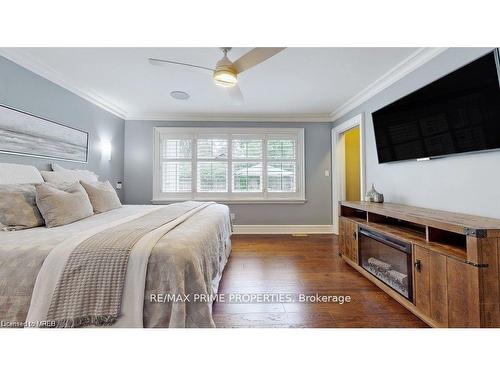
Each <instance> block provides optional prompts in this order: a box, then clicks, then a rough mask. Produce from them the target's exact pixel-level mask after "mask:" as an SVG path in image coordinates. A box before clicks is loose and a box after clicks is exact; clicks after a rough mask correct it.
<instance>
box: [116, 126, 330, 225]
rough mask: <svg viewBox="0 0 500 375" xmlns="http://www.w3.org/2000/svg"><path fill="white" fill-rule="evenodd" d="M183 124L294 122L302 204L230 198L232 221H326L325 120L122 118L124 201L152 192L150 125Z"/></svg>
mask: <svg viewBox="0 0 500 375" xmlns="http://www.w3.org/2000/svg"><path fill="white" fill-rule="evenodd" d="M156 126H176V127H177V126H179V127H180V126H186V127H193V126H195V127H203V126H207V127H208V126H210V127H289V128H291V127H298V128H305V162H306V168H305V172H306V176H305V177H306V199H307V203H304V204H251V205H250V204H246V205H243V204H240V205H238V204H233V205H230V207H231V212H233V213H235V214H236V221H235V223H236V224H255V225H258V224H260V225H271V224H275V225H279V224H289V225H293V224H295V225H329V224H331V223H332V209H331V183H330V177H325V175H324V171H325V169H327V170H330V169H331V151H330V150H331V147H330V146H331V141H330V138H331V136H330V129H331V124H329V123H279V124H277V123H262V122H259V123H251V122H247V123H231V122H223V123H216V122H162V121H125V150H126V153H125V202H126V203H128V204H150V202H151V199H152V194H153V128H154V127H156Z"/></svg>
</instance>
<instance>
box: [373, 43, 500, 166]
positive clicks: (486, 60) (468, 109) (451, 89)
mask: <svg viewBox="0 0 500 375" xmlns="http://www.w3.org/2000/svg"><path fill="white" fill-rule="evenodd" d="M499 74H500V68H499V55H498V49H495V50H494V51H492V52H490V53H488V54H487V55H485V56H483V57H480V58H478V59H477V60H475V61H473V62H471V63H470V64H467V65H465V66H463V67H462V68H459V69H457V70H455V71H453V72H452V73H450V74H448V75H446V76H444V77H442V78H440V79H438V80H437V81H434V82H432V83H430V84H429V85H427V86H425V87H423V88H421V89H419V90H417V91H415V92H413V93H411V94H409V95H407V96H405V97H403V98H401V99H399V100H397V101H396V102H394V103H392V104H389V105H388V106H386V107H384V108H381V109H379V110H378V111H376V112H374V113H373V114H372V118H373V127H374V131H375V141H376V144H377V153H378V161H379V163H387V162H393V161H399V160H409V159H425V158H433V157H440V156H445V155H450V154H458V153H465V152H476V151H483V150H492V149H498V148H500V84H499V82H500V81H499Z"/></svg>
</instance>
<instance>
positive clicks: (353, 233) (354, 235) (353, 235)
mask: <svg viewBox="0 0 500 375" xmlns="http://www.w3.org/2000/svg"><path fill="white" fill-rule="evenodd" d="M357 236H358V235H357V233H356V232H352V239H353V240H355V239H356V237H357Z"/></svg>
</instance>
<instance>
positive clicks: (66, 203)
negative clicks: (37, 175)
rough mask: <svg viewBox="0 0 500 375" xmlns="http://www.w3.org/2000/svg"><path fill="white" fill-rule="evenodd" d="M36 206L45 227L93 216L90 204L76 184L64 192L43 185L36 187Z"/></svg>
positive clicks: (86, 196) (85, 194)
mask: <svg viewBox="0 0 500 375" xmlns="http://www.w3.org/2000/svg"><path fill="white" fill-rule="evenodd" d="M36 204H37V206H38V209H39V210H40V213H41V214H42V216H43V218H44V220H45V224H46V225H47V227H49V228H51V227H58V226H60V225H65V224H69V223H72V222H74V221H77V220H81V219H84V218H86V217H89V216H91V215H93V213H94V211H93V209H92V204H91V203H90V200H89V196H88V195H87V193H86V192H85V189H84V188H83V187H82V185H80V184H79V183H78V182H75V183H74V184H73V185H71V186H69V187H68V188H67V189H66V190H60V189H58V188H57V187H55V186H53V185H50V184H47V183H44V184H40V185H37V186H36Z"/></svg>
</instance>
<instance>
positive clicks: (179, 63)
mask: <svg viewBox="0 0 500 375" xmlns="http://www.w3.org/2000/svg"><path fill="white" fill-rule="evenodd" d="M148 60H149V62H150V63H151V64H153V65H162V66H163V65H165V64H176V65H184V66H189V67H191V68H199V69H205V70H209V71H211V72H213V71H214V69H212V68H207V67H205V66H200V65H193V64H187V63H182V62H178V61H170V60H162V59H153V58H151V57H150V58H149V59H148Z"/></svg>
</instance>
